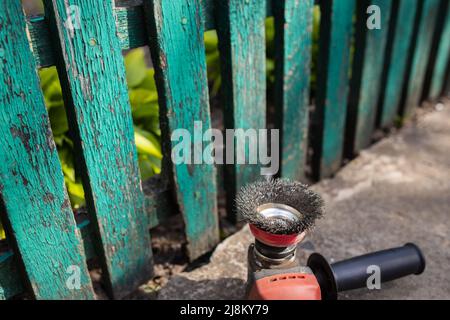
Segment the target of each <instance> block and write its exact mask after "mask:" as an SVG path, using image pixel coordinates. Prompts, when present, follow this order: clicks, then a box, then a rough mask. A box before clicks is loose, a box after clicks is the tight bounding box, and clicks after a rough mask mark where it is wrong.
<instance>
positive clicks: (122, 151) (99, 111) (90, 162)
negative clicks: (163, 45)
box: [45, 0, 152, 298]
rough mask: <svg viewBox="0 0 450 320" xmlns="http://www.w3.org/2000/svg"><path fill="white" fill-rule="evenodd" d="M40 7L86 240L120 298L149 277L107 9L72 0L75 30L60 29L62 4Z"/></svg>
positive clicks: (126, 110) (123, 89)
mask: <svg viewBox="0 0 450 320" xmlns="http://www.w3.org/2000/svg"><path fill="white" fill-rule="evenodd" d="M45 4H46V6H45V9H46V14H47V15H48V17H49V21H50V28H51V30H53V31H52V35H53V36H54V45H55V49H56V52H55V56H56V59H57V68H58V74H59V78H60V81H61V86H62V88H63V92H64V102H65V106H66V109H67V115H68V120H69V127H70V130H71V132H72V134H73V140H74V145H75V149H76V150H77V152H76V154H77V155H79V158H80V159H79V162H80V168H81V170H80V171H82V178H83V187H84V190H85V194H86V205H87V210H88V213H89V215H90V219H91V221H92V225H93V226H94V230H96V235H97V239H96V241H94V243H95V244H96V246H97V248H98V250H97V252H101V253H102V257H100V260H101V262H102V263H103V271H104V273H105V274H106V275H107V279H108V280H107V281H106V286H107V289H108V291H109V294H110V295H111V296H113V297H114V298H120V297H122V296H125V295H127V294H128V293H129V292H131V291H132V290H134V289H135V288H136V287H137V286H138V285H139V284H141V283H143V282H145V281H147V280H148V279H149V278H150V277H151V275H152V252H151V244H150V235H149V232H148V229H147V223H146V222H147V219H146V216H145V204H144V196H143V191H142V185H141V179H140V175H139V167H138V163H137V155H136V146H135V143H134V133H133V123H132V117H131V108H130V104H129V98H128V89H127V84H126V77H125V68H124V63H123V58H122V52H121V47H120V43H119V40H118V38H117V35H116V33H117V30H116V24H115V20H114V16H113V4H112V2H109V1H105V2H104V1H94V0H90V1H81V0H79V1H72V2H71V5H77V6H78V7H79V12H80V13H81V14H80V19H79V20H80V28H75V29H71V28H66V27H65V21H67V18H68V17H67V12H69V13H70V10H67V9H68V8H67V7H66V6H68V4H67V3H66V2H62V1H58V0H53V1H51V0H47V1H45ZM111 110H113V112H111Z"/></svg>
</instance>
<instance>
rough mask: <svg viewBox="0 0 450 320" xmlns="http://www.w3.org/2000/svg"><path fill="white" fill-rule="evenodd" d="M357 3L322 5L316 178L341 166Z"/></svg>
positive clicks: (345, 0) (334, 1) (342, 1)
mask: <svg viewBox="0 0 450 320" xmlns="http://www.w3.org/2000/svg"><path fill="white" fill-rule="evenodd" d="M354 11H355V0H330V1H322V2H321V22H320V40H319V59H318V61H320V63H319V64H318V74H317V89H316V92H317V93H316V94H317V97H316V107H315V110H314V113H313V120H312V124H311V125H312V127H311V142H312V147H313V157H312V170H313V177H314V178H315V179H317V180H318V179H320V178H324V177H328V176H330V175H332V174H333V173H334V172H336V171H337V170H338V169H339V167H340V166H341V160H342V154H343V145H344V127H345V115H346V110H347V94H348V88H349V65H350V46H351V39H352V30H353V14H354Z"/></svg>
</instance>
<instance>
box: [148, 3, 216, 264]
mask: <svg viewBox="0 0 450 320" xmlns="http://www.w3.org/2000/svg"><path fill="white" fill-rule="evenodd" d="M145 6H146V12H147V17H148V21H147V23H148V25H149V37H150V48H151V52H152V59H153V65H154V66H155V72H156V81H157V86H158V95H159V105H160V118H161V129H162V131H163V136H164V144H163V152H164V153H165V157H166V159H170V158H171V150H172V149H171V147H172V146H174V145H178V144H179V143H183V144H184V145H185V146H187V147H190V146H193V152H192V155H194V152H195V151H198V150H200V151H201V150H202V142H201V137H199V136H198V135H197V137H198V138H200V139H197V138H195V137H194V131H195V132H197V133H200V135H201V134H202V133H203V132H204V131H205V130H207V129H209V128H210V127H211V119H210V111H209V97H208V82H207V76H206V59H205V47H204V42H203V32H204V28H203V19H202V18H201V17H202V12H201V6H200V5H199V2H198V1H184V0H176V1H163V0H155V1H145ZM194 121H200V122H201V124H202V128H201V127H200V126H198V127H196V128H194ZM177 129H185V130H187V132H189V134H190V136H191V137H192V140H191V141H187V140H186V141H179V140H178V139H175V140H174V141H173V143H171V135H172V133H173V132H174V131H175V130H177ZM192 158H193V157H190V160H191V164H188V163H186V162H185V161H184V162H181V163H179V164H175V163H173V164H172V165H171V166H169V170H170V172H171V175H172V185H173V188H174V191H175V194H176V198H177V201H178V205H179V208H180V211H181V213H182V214H183V217H184V221H185V233H186V238H187V241H188V245H187V249H188V254H189V257H190V259H191V260H194V259H196V258H197V257H199V256H201V255H202V254H204V253H206V252H208V251H209V250H211V249H212V248H213V247H214V246H215V245H216V244H217V243H218V241H219V226H218V216H217V190H216V170H215V167H214V164H207V163H205V162H204V161H200V162H202V163H199V164H194V163H193V159H192Z"/></svg>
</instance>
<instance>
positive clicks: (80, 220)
mask: <svg viewBox="0 0 450 320" xmlns="http://www.w3.org/2000/svg"><path fill="white" fill-rule="evenodd" d="M144 192H145V202H146V205H145V208H146V216H147V217H148V225H147V229H151V228H154V227H156V226H157V225H159V224H161V223H162V222H163V221H164V220H166V219H167V218H168V217H170V216H171V215H173V213H174V212H176V208H175V206H174V204H173V201H172V197H171V194H170V190H169V189H168V188H167V186H166V185H165V183H162V182H161V181H160V179H159V177H157V176H155V177H152V178H151V179H149V180H147V181H145V183H144ZM76 221H77V227H78V229H79V230H80V233H81V236H82V238H83V245H84V251H85V254H86V260H90V259H93V258H95V257H98V255H97V253H96V248H95V246H94V239H95V236H94V235H93V234H92V229H91V228H90V221H89V220H88V218H87V217H84V216H83V217H81V215H76ZM14 258H15V257H14V253H13V252H12V251H11V250H6V251H1V252H0V300H4V299H9V298H12V297H14V296H16V295H18V294H23V293H24V290H25V289H24V286H23V284H22V279H21V278H20V272H19V268H18V266H17V262H16V259H14Z"/></svg>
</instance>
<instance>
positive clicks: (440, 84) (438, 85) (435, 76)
mask: <svg viewBox="0 0 450 320" xmlns="http://www.w3.org/2000/svg"><path fill="white" fill-rule="evenodd" d="M449 39H450V3H447V10H446V12H445V16H444V26H443V29H442V34H441V37H440V38H439V40H438V41H439V43H438V49H437V54H436V60H435V62H434V67H433V72H432V77H431V84H430V92H429V99H430V100H432V101H436V100H437V99H438V98H439V96H440V94H441V93H442V92H443V90H444V82H445V72H446V71H447V66H448V65H449V63H450V40H449Z"/></svg>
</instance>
